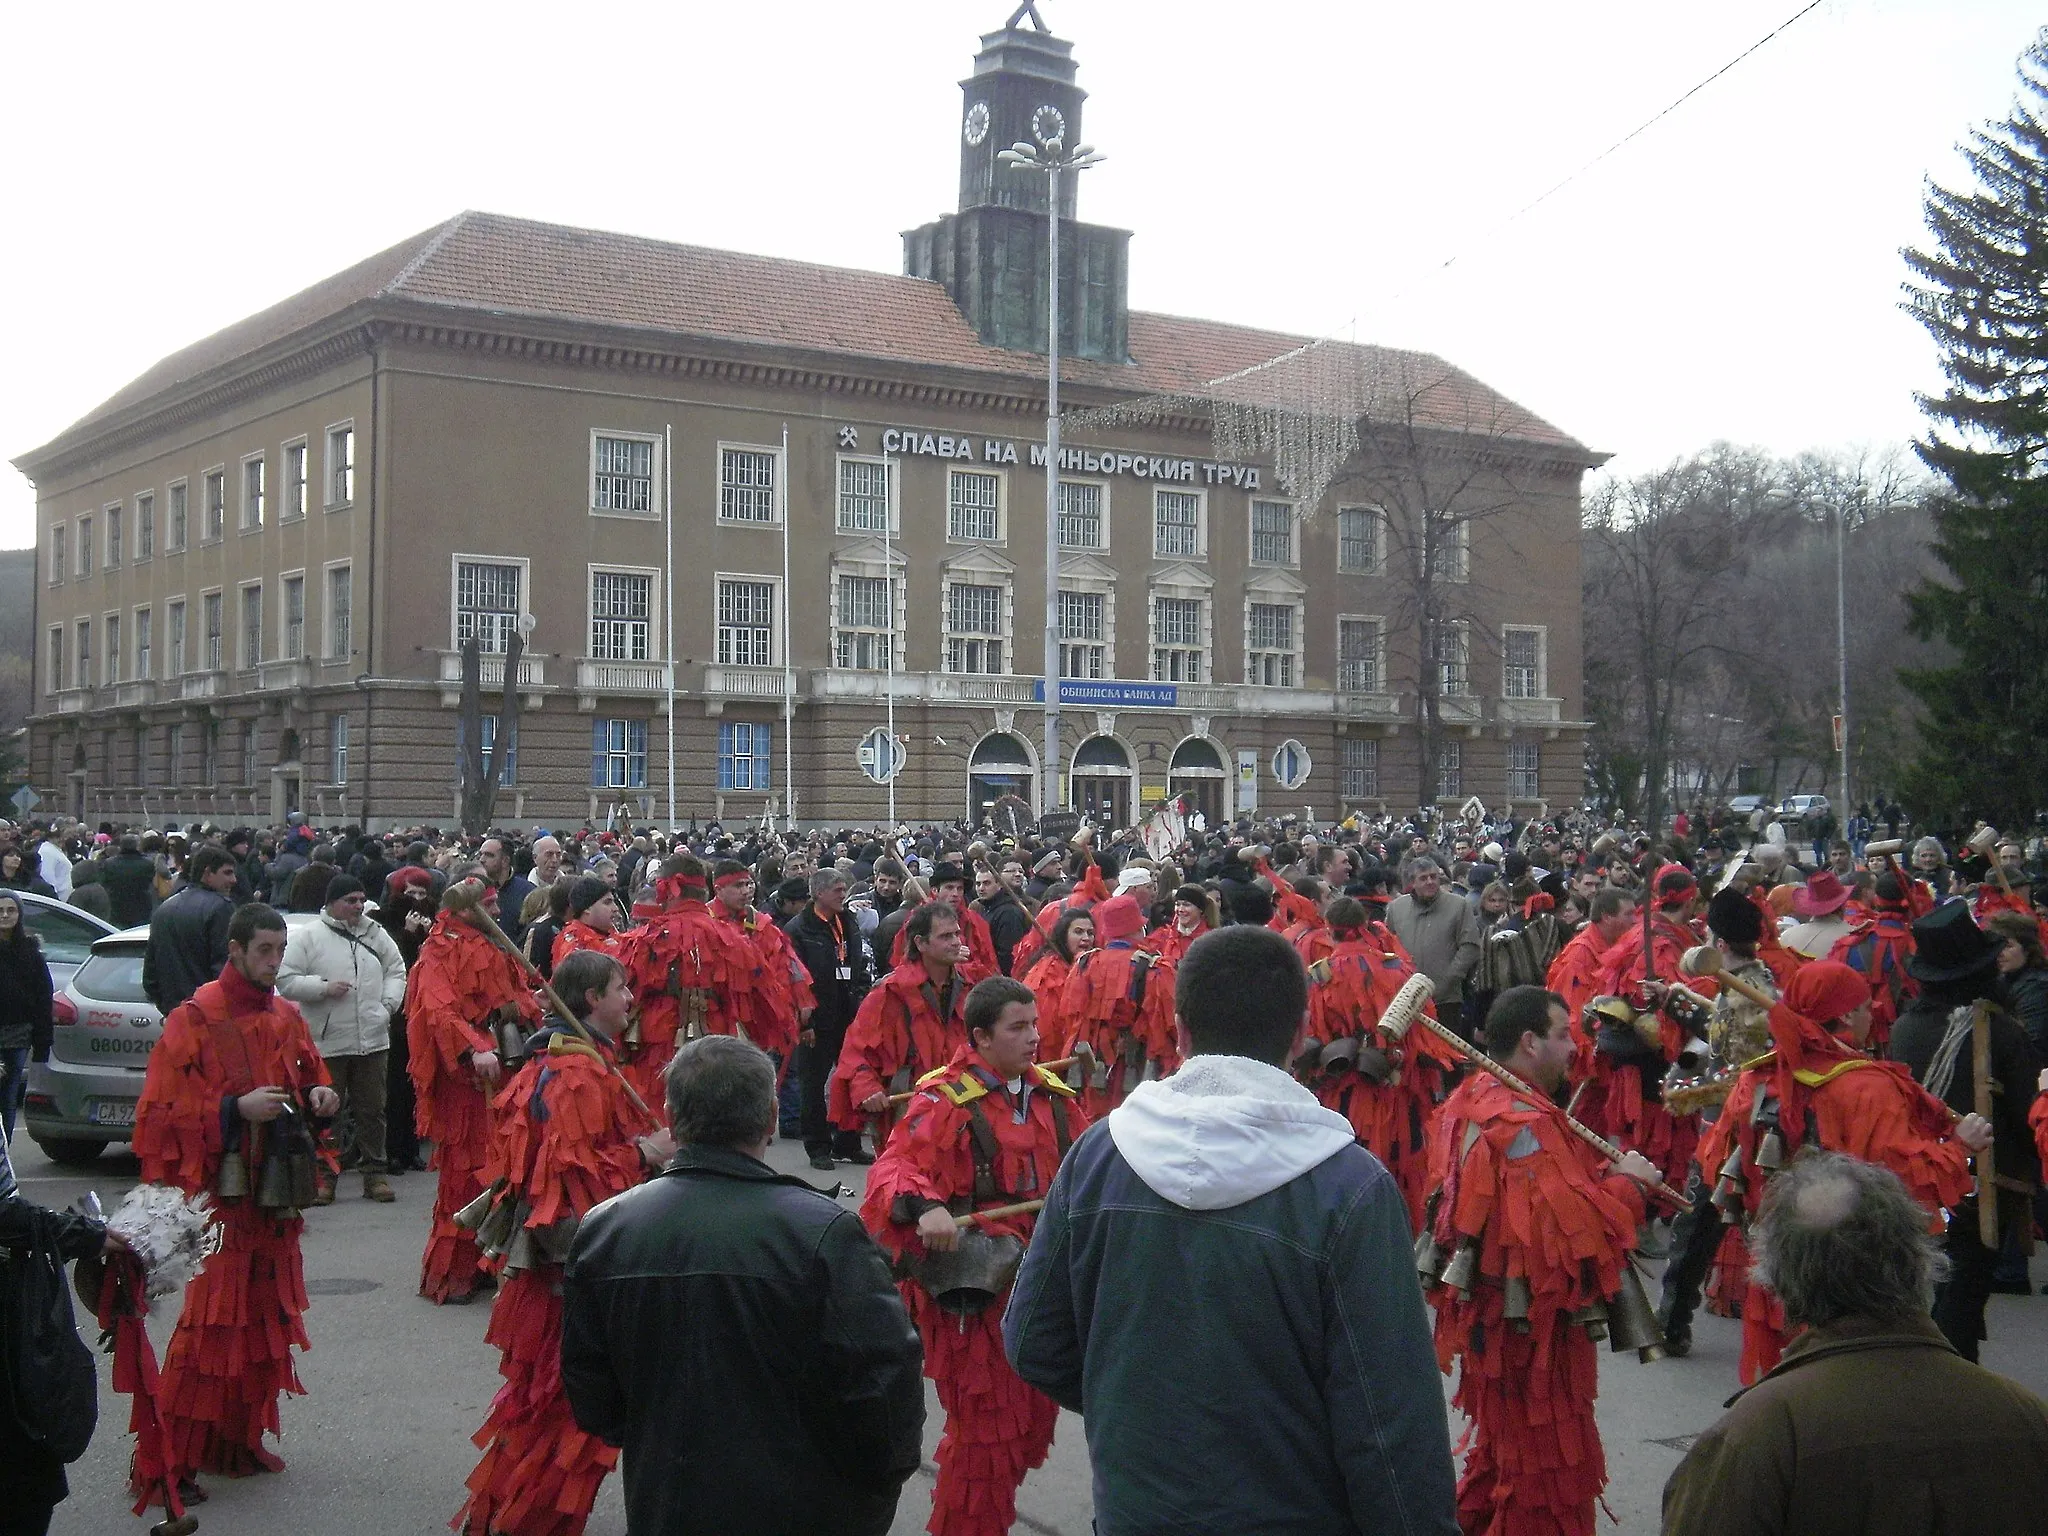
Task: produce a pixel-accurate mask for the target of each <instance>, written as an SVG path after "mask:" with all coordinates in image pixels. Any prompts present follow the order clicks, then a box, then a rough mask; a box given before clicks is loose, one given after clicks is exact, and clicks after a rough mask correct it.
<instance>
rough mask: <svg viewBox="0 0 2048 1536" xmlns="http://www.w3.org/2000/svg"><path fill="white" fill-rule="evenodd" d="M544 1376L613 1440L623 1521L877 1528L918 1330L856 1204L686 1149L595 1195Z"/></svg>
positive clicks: (656, 1533)
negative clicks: (629, 1184) (598, 1200)
mask: <svg viewBox="0 0 2048 1536" xmlns="http://www.w3.org/2000/svg"><path fill="white" fill-rule="evenodd" d="M563 1309H564V1310H563V1319H562V1383H563V1385H564V1386H565V1387H566V1388H567V1390H568V1394H569V1406H570V1407H571V1409H572V1410H574V1412H575V1415H576V1422H577V1424H578V1425H579V1426H581V1427H582V1429H583V1430H584V1432H585V1433H587V1434H592V1435H596V1436H598V1437H600V1438H601V1439H603V1440H605V1441H606V1442H607V1443H609V1444H612V1445H618V1446H623V1447H624V1448H625V1453H626V1454H625V1463H626V1468H625V1479H626V1522H627V1526H628V1528H629V1529H630V1530H631V1531H632V1532H633V1536H700V1533H701V1536H881V1533H883V1532H885V1531H887V1530H888V1529H889V1526H890V1523H891V1521H892V1520H893V1519H894V1518H895V1513H896V1499H897V1495H898V1494H899V1493H900V1492H901V1490H902V1487H903V1483H904V1480H905V1479H907V1478H908V1477H909V1476H910V1475H911V1473H913V1472H915V1471H916V1470H917V1466H918V1460H919V1456H920V1454H921V1450H922V1445H923V1434H924V1384H923V1381H922V1380H921V1371H922V1367H923V1363H924V1350H923V1346H922V1345H921V1344H920V1343H919V1342H918V1337H917V1330H916V1329H915V1328H914V1327H912V1326H911V1322H910V1315H909V1313H908V1312H907V1311H905V1309H904V1306H903V1299H902V1297H900V1296H899V1295H898V1294H897V1291H896V1287H895V1285H894V1284H893V1283H892V1282H891V1281H890V1278H889V1268H888V1265H887V1264H886V1263H885V1262H884V1261H883V1258H882V1254H881V1250H880V1249H878V1248H876V1247H875V1244H874V1241H873V1240H872V1239H871V1238H870V1237H869V1236H868V1235H867V1232H866V1230H865V1229H864V1228H863V1227H862V1226H861V1224H860V1218H859V1217H857V1216H856V1215H855V1214H854V1213H853V1212H852V1211H849V1210H844V1209H842V1208H841V1207H840V1206H839V1205H838V1204H836V1203H835V1202H834V1201H832V1200H831V1199H829V1198H827V1197H826V1196H824V1195H821V1194H819V1193H818V1192H817V1191H816V1190H814V1189H812V1188H811V1187H810V1186H809V1185H807V1184H805V1183H804V1182H803V1181H802V1180H801V1179H796V1178H791V1177H788V1176H786V1175H783V1174H778V1173H776V1172H775V1171H774V1170H773V1169H771V1168H769V1167H768V1166H767V1165H766V1164H764V1163H760V1162H757V1161H755V1160H754V1159H753V1158H751V1157H748V1156H746V1155H745V1154H744V1153H740V1152H734V1151H730V1150H727V1149H725V1148H721V1147H706V1146H694V1145H693V1146H688V1147H685V1148H684V1149H683V1150H682V1151H681V1152H679V1153H678V1154H677V1155H676V1158H675V1160H674V1161H673V1162H672V1163H670V1164H669V1166H668V1167H667V1168H666V1169H665V1170H663V1172H662V1174H661V1175H660V1176H659V1177H658V1178H654V1179H651V1180H649V1181H648V1182H647V1183H645V1184H643V1185H641V1186H640V1187H639V1188H638V1189H633V1190H629V1191H627V1192H626V1193H625V1194H623V1195H619V1196H617V1197H615V1198H613V1199H611V1200H607V1201H605V1203H604V1204H602V1205H600V1206H598V1207H597V1208H596V1209H595V1210H593V1211H592V1212H591V1213H590V1214H589V1215H588V1216H586V1217H584V1219H583V1223H582V1226H581V1227H580V1228H579V1229H578V1231H577V1234H576V1244H575V1247H574V1248H573V1249H572V1250H571V1251H570V1254H569V1263H568V1268H567V1271H566V1275H565V1280H564V1296H563Z"/></svg>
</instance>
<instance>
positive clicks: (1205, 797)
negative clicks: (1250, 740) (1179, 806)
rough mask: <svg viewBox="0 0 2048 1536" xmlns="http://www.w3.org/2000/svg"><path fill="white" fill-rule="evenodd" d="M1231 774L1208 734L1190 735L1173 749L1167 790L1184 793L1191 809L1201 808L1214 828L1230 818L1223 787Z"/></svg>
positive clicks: (1205, 817) (1197, 809) (1204, 818)
mask: <svg viewBox="0 0 2048 1536" xmlns="http://www.w3.org/2000/svg"><path fill="white" fill-rule="evenodd" d="M1229 782H1230V776H1229V774H1228V773H1227V772H1226V771H1225V769H1224V767H1223V754H1222V753H1221V752H1219V751H1217V750H1216V744H1215V743H1214V742H1212V741H1210V740H1209V739H1208V738H1207V737H1205V736H1190V737H1189V738H1188V739H1187V740H1186V741H1184V742H1182V743H1181V744H1180V745H1179V746H1177V747H1175V748H1174V749H1173V761H1172V762H1171V763H1170V764H1168V766H1167V791H1168V793H1170V794H1175V795H1185V796H1186V797H1187V801H1188V807H1189V809H1190V810H1194V811H1200V812H1201V813H1202V819H1203V820H1204V821H1206V822H1207V823H1208V824H1209V825H1210V826H1211V827H1218V826H1221V825H1223V823H1224V822H1226V821H1228V820H1229V819H1230V813H1229V809H1228V807H1227V806H1226V804H1225V802H1224V789H1225V786H1226V785H1227V784H1228V783H1229Z"/></svg>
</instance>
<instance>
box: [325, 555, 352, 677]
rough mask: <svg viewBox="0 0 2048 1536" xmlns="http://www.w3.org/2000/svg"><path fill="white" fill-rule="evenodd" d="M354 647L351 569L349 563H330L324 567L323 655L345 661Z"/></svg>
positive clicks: (330, 659)
mask: <svg viewBox="0 0 2048 1536" xmlns="http://www.w3.org/2000/svg"><path fill="white" fill-rule="evenodd" d="M355 648H356V623H355V571H354V568H353V567H351V566H346V565H336V566H330V567H329V568H328V571H327V659H328V660H329V661H347V660H348V658H349V653H350V652H352V651H353V650H355Z"/></svg>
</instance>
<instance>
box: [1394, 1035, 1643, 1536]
mask: <svg viewBox="0 0 2048 1536" xmlns="http://www.w3.org/2000/svg"><path fill="white" fill-rule="evenodd" d="M1430 1169H1431V1173H1432V1176H1433V1178H1434V1180H1435V1181H1436V1183H1437V1184H1438V1185H1439V1186H1440V1188H1441V1193H1440V1194H1439V1195H1438V1196H1437V1197H1436V1201H1435V1212H1434V1224H1433V1226H1432V1228H1431V1231H1432V1235H1433V1236H1434V1237H1435V1238H1436V1241H1437V1243H1438V1244H1439V1245H1440V1246H1441V1248H1442V1249H1443V1251H1444V1252H1445V1253H1447V1254H1448V1253H1451V1252H1453V1251H1454V1250H1456V1249H1457V1248H1458V1247H1460V1246H1461V1245H1463V1244H1466V1243H1471V1244H1474V1245H1476V1248H1477V1273H1476V1277H1475V1279H1474V1281H1473V1283H1472V1287H1471V1289H1470V1290H1469V1291H1459V1290H1457V1289H1455V1288H1453V1287H1452V1286H1448V1285H1439V1286H1437V1287H1436V1288H1435V1289H1434V1290H1432V1291H1431V1293H1430V1301H1431V1302H1432V1303H1433V1304H1434V1305H1435V1307H1436V1352H1437V1362H1438V1364H1439V1365H1440V1366H1442V1368H1443V1370H1444V1371H1445V1372H1446V1373H1448V1372H1449V1371H1450V1369H1451V1364H1452V1362H1453V1361H1459V1362H1462V1369H1461V1371H1460V1373H1459V1378H1458V1390H1457V1395H1456V1396H1455V1397H1453V1398H1452V1402H1453V1404H1454V1405H1455V1406H1456V1407H1457V1408H1458V1409H1459V1410H1460V1411H1461V1412H1463V1413H1464V1414H1465V1416H1466V1417H1467V1418H1468V1419H1470V1420H1471V1427H1470V1428H1469V1429H1468V1430H1467V1431H1466V1433H1465V1438H1464V1441H1463V1442H1462V1444H1461V1445H1460V1447H1459V1449H1460V1450H1464V1451H1467V1452H1468V1453H1469V1454H1468V1455H1467V1457H1466V1461H1465V1471H1464V1475H1463V1476H1461V1477H1460V1478H1459V1479H1458V1523H1459V1525H1460V1527H1461V1528H1462V1529H1463V1531H1464V1532H1465V1536H1593V1510H1594V1504H1595V1502H1596V1501H1597V1500H1598V1499H1599V1496H1600V1490H1601V1489H1602V1488H1604V1487H1605V1486H1606V1484H1607V1459H1606V1454H1605V1452H1604V1451H1603V1450H1602V1449H1601V1446H1600V1430H1599V1426H1598V1424H1597V1423H1596V1422H1595V1421H1594V1416H1593V1400H1594V1397H1595V1394H1596V1393H1597V1392H1598V1390H1599V1385H1600V1377H1599V1363H1598V1356H1597V1354H1596V1352H1595V1350H1594V1345H1593V1340H1592V1339H1591V1338H1590V1337H1589V1336H1588V1335H1587V1333H1586V1330H1585V1329H1584V1328H1583V1327H1582V1326H1580V1325H1578V1324H1576V1323H1574V1322H1572V1321H1571V1314H1572V1313H1574V1312H1576V1311H1578V1310H1579V1309H1580V1308H1582V1307H1586V1306H1589V1305H1591V1304H1592V1303H1594V1302H1597V1301H1602V1300H1604V1299H1605V1298H1607V1297H1609V1296H1612V1295H1614V1294H1615V1292H1616V1291H1617V1290H1619V1289H1620V1286H1621V1266H1622V1265H1623V1264H1624V1263H1626V1262H1627V1255H1628V1251H1629V1249H1631V1248H1632V1247H1633V1246H1634V1245H1635V1237H1636V1225H1637V1223H1638V1222H1640V1221H1641V1220H1642V1216H1643V1195H1642V1191H1641V1189H1640V1187H1639V1186H1638V1185H1637V1184H1636V1183H1635V1181H1634V1180H1633V1179H1629V1178H1626V1177H1623V1176H1622V1175H1620V1174H1616V1173H1611V1172H1609V1171H1608V1169H1607V1168H1606V1166H1605V1165H1604V1164H1603V1163H1602V1162H1601V1160H1600V1157H1599V1155H1598V1154H1597V1153H1595V1152H1594V1151H1593V1150H1592V1148H1590V1147H1588V1146H1587V1145H1586V1144H1585V1143H1583V1142H1581V1141H1580V1140H1579V1139H1578V1138H1577V1137H1576V1136H1574V1135H1573V1134H1572V1133H1571V1132H1570V1130H1568V1129H1567V1128H1566V1126H1565V1122H1564V1117H1563V1115H1562V1114H1561V1113H1560V1112H1559V1111H1558V1109H1557V1107H1556V1106H1555V1105H1554V1104H1549V1103H1531V1102H1529V1101H1528V1100H1527V1099H1525V1098H1523V1097H1522V1096H1520V1095H1519V1094H1516V1093H1514V1092H1512V1091H1511V1090H1509V1089H1508V1088H1507V1087H1506V1086H1505V1085H1504V1084H1502V1083H1500V1082H1499V1081H1497V1080H1496V1079H1494V1078H1493V1077H1490V1076H1488V1075H1486V1074H1485V1073H1478V1074H1475V1075H1474V1076H1472V1077H1469V1078H1467V1079H1466V1080H1465V1081H1464V1082H1463V1083H1461V1084H1460V1085H1459V1086H1458V1088H1457V1089H1456V1091H1454V1092H1453V1093H1452V1094H1451V1096H1450V1098H1448V1099H1447V1100H1445V1101H1444V1107H1443V1113H1442V1114H1441V1115H1440V1116H1439V1117H1438V1120H1437V1131H1436V1140H1435V1143H1434V1145H1433V1147H1432V1149H1431V1157H1430ZM1512 1277H1520V1278H1523V1279H1526V1280H1527V1282H1528V1286H1529V1299H1528V1323H1527V1327H1526V1329H1525V1328H1522V1327H1520V1326H1518V1325H1515V1324H1511V1323H1509V1322H1508V1320H1507V1317H1506V1310H1507V1303H1506V1282H1507V1281H1508V1280H1509V1279H1510V1278H1512Z"/></svg>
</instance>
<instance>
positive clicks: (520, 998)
mask: <svg viewBox="0 0 2048 1536" xmlns="http://www.w3.org/2000/svg"><path fill="white" fill-rule="evenodd" d="M464 883H465V882H457V884H456V885H451V886H450V887H449V888H448V890H447V891H444V892H443V893H442V895H441V911H440V915H439V916H437V917H436V918H435V919H434V926H433V928H432V929H431V930H430V931H429V932H428V934H427V937H426V942H425V943H423V944H422V945H421V946H420V957H419V959H418V960H417V961H416V962H415V963H414V965H413V968H412V975H411V976H410V977H409V978H407V981H406V988H405V1038H406V1047H407V1052H408V1059H407V1062H406V1069H407V1071H408V1072H410V1073H411V1075H412V1081H413V1089H414V1094H415V1099H414V1111H413V1113H414V1118H415V1120H416V1121H417V1122H418V1125H419V1132H420V1135H421V1137H422V1138H431V1139H432V1141H433V1143H434V1167H435V1168H436V1169H438V1170H439V1175H440V1176H439V1182H438V1183H437V1184H436V1186H435V1190H434V1226H433V1230H432V1232H430V1233H429V1234H428V1236H427V1251H426V1254H425V1255H424V1257H423V1258H422V1259H421V1261H420V1294H421V1295H422V1296H424V1297H426V1298H427V1299H428V1300H429V1301H433V1302H436V1303H439V1302H455V1303H457V1304H463V1303H467V1302H468V1300H469V1299H470V1297H471V1296H472V1295H474V1294H475V1292H476V1290H477V1287H478V1286H479V1285H480V1284H487V1283H490V1282H489V1280H488V1277H487V1276H486V1274H485V1272H484V1269H483V1262H482V1256H481V1255H480V1254H479V1253H478V1252H477V1246H476V1236H475V1234H474V1233H471V1232H469V1231H468V1230H466V1229H465V1228H463V1227H462V1226H460V1225H458V1224H457V1222H456V1220H455V1213H456V1212H457V1211H459V1210H461V1209H462V1208H463V1207H464V1206H465V1205H467V1204H469V1202H470V1201H472V1200H474V1199H475V1198H476V1197H477V1196H478V1195H479V1194H481V1193H483V1188H484V1182H483V1168H484V1162H485V1159H486V1158H488V1157H489V1155H490V1130H491V1123H490V1104H489V1101H488V1098H487V1095H488V1094H489V1092H490V1091H491V1090H492V1089H494V1088H495V1087H496V1086H497V1084H498V1079H499V1076H500V1073H501V1067H500V1063H499V1060H498V1048H497V1039H496V1037H495V1036H494V1035H493V1034H492V1033H491V1027H492V1024H493V1023H494V1022H495V1021H497V1020H505V1021H512V1020H521V1019H537V1018H539V1017H540V1009H539V1007H538V1006H537V1005H536V1004H535V1003H534V1000H533V994H532V993H531V992H529V991H527V989H526V978H525V976H524V974H523V973H522V972H521V971H520V969H519V962H518V961H516V960H514V959H513V958H512V957H511V956H510V955H508V954H506V953H505V952H504V951H503V950H502V949H499V948H498V947H497V946H496V945H495V944H493V943H492V942H491V941H490V939H488V938H486V937H485V935H484V932H483V930H482V929H481V928H480V927H478V926H477V925H476V924H475V923H473V922H471V921H470V920H469V919H468V917H466V916H464V915H463V913H462V912H461V911H460V910H458V908H459V907H460V903H461V901H462V900H463V899H464V897H463V893H462V892H461V891H460V890H459V889H458V886H460V885H462V884H464ZM478 883H479V884H483V891H482V894H481V896H480V897H479V905H480V906H481V907H482V909H483V910H484V911H485V912H488V913H491V914H492V915H493V916H495V915H496V912H495V908H496V907H497V902H498V893H497V892H496V891H495V890H493V889H491V888H490V886H489V885H488V884H486V883H484V882H478ZM451 893H453V904H451Z"/></svg>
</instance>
